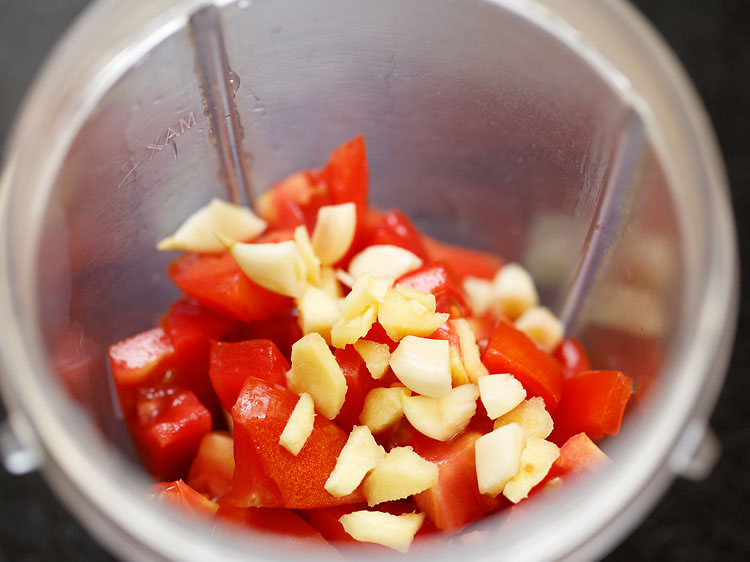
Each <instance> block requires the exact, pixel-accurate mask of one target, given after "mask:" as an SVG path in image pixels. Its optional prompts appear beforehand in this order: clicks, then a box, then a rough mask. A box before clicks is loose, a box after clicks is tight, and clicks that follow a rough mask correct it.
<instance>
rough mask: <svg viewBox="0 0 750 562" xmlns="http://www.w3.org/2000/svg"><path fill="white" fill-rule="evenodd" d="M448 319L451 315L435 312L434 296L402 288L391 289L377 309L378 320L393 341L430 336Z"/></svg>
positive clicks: (399, 286) (401, 286) (400, 286)
mask: <svg viewBox="0 0 750 562" xmlns="http://www.w3.org/2000/svg"><path fill="white" fill-rule="evenodd" d="M448 318H450V314H447V313H437V312H435V295H432V294H430V293H422V292H421V291H416V290H414V289H412V288H411V287H405V286H403V285H396V286H395V287H393V288H392V289H390V290H389V291H388V292H387V293H386V295H385V299H384V301H383V303H382V304H381V305H380V306H379V308H378V321H379V322H380V324H381V325H382V326H383V328H385V331H386V333H387V334H388V337H389V338H391V339H392V340H393V341H399V340H401V339H402V338H403V337H404V336H423V337H425V336H429V335H430V334H432V333H433V332H434V331H435V330H437V329H438V328H439V327H440V326H442V325H443V323H444V322H446V321H447V320H448Z"/></svg>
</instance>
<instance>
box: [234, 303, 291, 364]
mask: <svg viewBox="0 0 750 562" xmlns="http://www.w3.org/2000/svg"><path fill="white" fill-rule="evenodd" d="M234 336H235V337H233V338H232V339H233V340H235V341H240V340H257V339H269V340H271V341H272V342H273V343H275V344H276V347H278V348H279V351H281V354H282V355H283V356H284V357H286V358H287V359H289V358H290V357H291V356H292V345H293V344H294V342H296V341H297V340H298V339H300V338H301V337H302V329H301V328H300V327H299V320H298V319H297V316H296V314H294V315H293V314H291V313H289V312H284V313H283V314H281V315H279V316H274V317H273V318H269V319H268V320H259V321H257V322H250V323H249V324H244V325H243V326H241V327H240V328H239V330H237V331H236V332H235V334H234Z"/></svg>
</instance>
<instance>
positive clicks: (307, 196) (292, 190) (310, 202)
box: [257, 170, 333, 232]
mask: <svg viewBox="0 0 750 562" xmlns="http://www.w3.org/2000/svg"><path fill="white" fill-rule="evenodd" d="M318 175H319V174H318V173H317V172H316V171H314V170H311V171H305V172H297V173H296V174H293V175H291V176H289V177H288V178H285V179H283V180H281V181H280V182H279V183H277V184H276V185H274V186H273V187H272V188H271V189H269V190H268V191H267V192H265V193H264V194H263V195H261V197H260V199H259V200H258V204H257V211H258V214H259V215H260V216H261V217H263V218H264V219H265V220H266V222H267V223H268V226H269V228H270V229H283V230H294V228H295V227H297V226H299V225H301V224H304V225H305V226H306V227H307V228H308V230H310V231H311V232H312V229H313V228H314V226H315V221H316V219H317V217H318V210H319V209H320V208H321V207H323V206H324V205H330V204H331V203H332V202H333V201H332V199H331V196H330V194H329V193H328V190H327V189H326V187H325V186H324V185H321V184H320V182H319V181H318Z"/></svg>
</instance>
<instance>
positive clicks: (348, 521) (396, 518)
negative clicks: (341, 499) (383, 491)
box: [339, 510, 424, 552]
mask: <svg viewBox="0 0 750 562" xmlns="http://www.w3.org/2000/svg"><path fill="white" fill-rule="evenodd" d="M339 523H341V526H342V527H343V528H344V531H346V532H347V534H349V536H351V537H352V538H353V539H355V540H357V541H360V542H370V543H374V544H379V545H382V546H387V547H388V548H392V549H393V550H397V551H398V552H408V550H409V547H410V546H411V543H412V541H413V540H414V535H416V534H417V531H419V528H420V527H421V526H422V523H424V513H404V514H402V515H393V514H391V513H385V512H383V511H367V510H362V511H352V512H351V513H347V514H345V515H342V516H341V517H339Z"/></svg>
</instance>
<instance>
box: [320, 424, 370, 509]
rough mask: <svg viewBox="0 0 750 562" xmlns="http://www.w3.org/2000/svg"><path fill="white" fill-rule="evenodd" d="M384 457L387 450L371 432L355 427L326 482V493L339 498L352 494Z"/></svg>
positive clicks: (361, 427)
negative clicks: (376, 440)
mask: <svg viewBox="0 0 750 562" xmlns="http://www.w3.org/2000/svg"><path fill="white" fill-rule="evenodd" d="M384 457H385V449H383V447H381V446H380V445H378V444H377V443H376V442H375V438H374V437H373V436H372V433H370V430H369V429H368V428H367V427H365V426H362V425H358V426H355V427H354V429H352V431H351V433H350V434H349V439H347V441H346V444H345V445H344V448H343V449H341V452H340V453H339V456H338V459H336V467H335V468H334V469H333V472H331V475H330V476H329V477H328V480H326V483H325V489H326V491H328V493H329V494H331V495H332V496H335V497H337V498H340V497H342V496H345V495H347V494H351V493H352V492H353V491H354V490H356V489H357V486H359V484H360V483H361V482H362V480H363V479H364V477H365V476H366V475H367V473H368V472H370V471H371V470H372V469H373V468H375V465H377V464H378V462H379V461H380V460H381V459H383V458H384Z"/></svg>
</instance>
